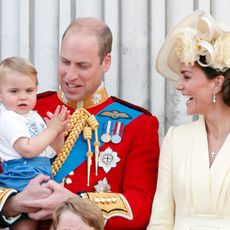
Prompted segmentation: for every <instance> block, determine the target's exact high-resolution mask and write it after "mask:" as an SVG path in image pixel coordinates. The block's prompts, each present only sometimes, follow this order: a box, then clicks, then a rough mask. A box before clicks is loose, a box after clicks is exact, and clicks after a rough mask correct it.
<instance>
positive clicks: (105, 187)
mask: <svg viewBox="0 0 230 230" xmlns="http://www.w3.org/2000/svg"><path fill="white" fill-rule="evenodd" d="M94 188H95V189H96V191H97V192H111V186H110V185H109V183H108V181H107V179H106V177H104V179H103V180H99V181H98V183H97V184H96V185H95V186H94Z"/></svg>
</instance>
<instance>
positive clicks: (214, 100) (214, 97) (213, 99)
mask: <svg viewBox="0 0 230 230" xmlns="http://www.w3.org/2000/svg"><path fill="white" fill-rule="evenodd" d="M212 102H213V103H216V94H215V92H213V94H212Z"/></svg>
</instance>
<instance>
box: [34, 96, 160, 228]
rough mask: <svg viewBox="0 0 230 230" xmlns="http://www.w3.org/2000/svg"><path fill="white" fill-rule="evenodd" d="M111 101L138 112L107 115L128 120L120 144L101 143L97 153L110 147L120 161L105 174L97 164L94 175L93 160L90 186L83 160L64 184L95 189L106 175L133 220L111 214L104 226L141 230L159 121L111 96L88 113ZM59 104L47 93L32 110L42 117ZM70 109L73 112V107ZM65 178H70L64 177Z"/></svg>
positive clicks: (153, 183) (147, 210)
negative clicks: (127, 205)
mask: <svg viewBox="0 0 230 230" xmlns="http://www.w3.org/2000/svg"><path fill="white" fill-rule="evenodd" d="M114 102H118V104H121V105H122V106H125V107H127V108H131V109H133V110H135V111H138V112H139V115H138V116H137V117H135V118H132V116H131V115H130V114H129V113H127V112H126V110H124V111H120V108H118V109H117V110H116V112H117V113H118V116H116V117H115V118H114V117H112V116H111V118H110V119H111V121H119V114H125V115H127V116H129V119H130V122H129V123H128V124H127V125H126V126H125V127H124V132H123V135H122V137H121V142H120V143H118V144H114V143H112V142H111V141H110V142H108V143H103V145H102V146H100V152H103V151H105V150H106V149H108V147H109V148H110V149H111V150H112V151H113V152H116V153H117V156H118V157H119V158H120V161H119V162H117V163H116V165H115V167H112V168H111V169H110V170H109V171H108V172H107V173H106V172H105V170H104V169H103V168H102V167H99V168H98V175H97V176H96V175H95V171H94V167H95V166H94V159H93V160H92V163H93V164H92V167H91V168H92V169H91V175H90V186H87V163H86V161H83V162H82V163H81V164H80V165H79V166H78V167H77V168H75V169H74V170H73V172H72V173H71V174H69V175H67V176H66V179H65V181H70V183H68V184H65V187H66V188H68V189H69V190H71V191H72V192H75V193H77V192H82V191H91V192H94V191H95V187H94V186H95V185H96V184H97V183H98V181H100V180H103V179H104V178H106V179H107V181H108V184H109V185H110V186H111V192H113V193H121V194H123V196H124V197H125V198H126V199H127V201H128V203H129V205H130V207H131V210H132V213H133V219H132V220H128V219H125V218H123V217H119V216H116V217H112V218H110V219H109V220H108V221H107V223H106V226H105V229H106V230H113V229H125V230H128V229H139V230H144V229H146V227H147V225H148V222H149V219H150V213H151V205H152V200H153V196H154V192H155V188H156V181H157V169H158V157H159V141H158V120H157V119H156V117H154V116H153V115H152V114H151V113H150V112H148V111H146V110H144V109H142V108H140V107H137V106H134V105H131V104H129V103H127V102H124V101H121V100H119V99H116V98H113V97H110V98H108V99H107V100H106V101H104V102H103V103H101V104H99V105H96V106H94V107H90V108H88V109H87V110H88V111H89V112H90V113H91V114H100V111H102V110H103V109H104V110H106V107H107V106H109V105H110V104H112V103H114ZM58 104H60V105H62V104H63V103H62V102H61V101H60V100H59V98H58V97H57V94H56V93H53V92H47V93H43V94H41V95H40V96H38V102H37V106H36V108H35V109H36V110H37V111H38V112H39V114H40V115H41V116H43V117H44V116H45V114H46V112H47V111H51V112H53V111H54V110H55V108H56V106H57V105H58ZM122 108H124V107H122ZM69 109H70V110H71V112H73V109H72V108H69ZM108 112H111V111H108ZM106 114H109V113H106ZM108 116H109V115H108ZM121 117H122V116H121ZM101 125H103V124H100V126H101ZM99 138H100V137H99ZM85 144H86V143H85ZM76 157H77V153H76ZM67 178H69V179H68V180H67ZM40 229H44V228H43V227H42V228H40Z"/></svg>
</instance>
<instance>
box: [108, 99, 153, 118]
mask: <svg viewBox="0 0 230 230" xmlns="http://www.w3.org/2000/svg"><path fill="white" fill-rule="evenodd" d="M111 98H112V99H113V100H114V101H117V102H119V103H121V104H123V105H126V106H128V107H131V108H134V109H136V110H138V111H141V112H143V113H145V114H147V115H148V116H152V113H151V112H150V111H149V110H147V109H144V108H142V107H140V106H138V105H134V104H132V103H130V102H127V101H124V100H122V99H120V98H118V97H114V96H111Z"/></svg>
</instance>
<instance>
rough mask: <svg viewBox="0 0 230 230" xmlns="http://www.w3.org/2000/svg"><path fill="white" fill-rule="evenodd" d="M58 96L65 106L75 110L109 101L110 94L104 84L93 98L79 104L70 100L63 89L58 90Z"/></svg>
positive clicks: (90, 97)
mask: <svg viewBox="0 0 230 230" xmlns="http://www.w3.org/2000/svg"><path fill="white" fill-rule="evenodd" d="M57 95H58V98H59V99H60V100H61V101H62V102H63V103H64V104H66V105H68V106H69V107H71V108H73V109H80V108H85V109H86V108H90V107H93V106H95V105H99V104H101V103H103V102H104V101H106V100H107V99H108V94H107V92H106V89H105V86H104V84H101V85H100V86H99V88H98V89H97V90H96V92H95V93H94V94H92V95H91V96H89V97H88V98H86V99H85V100H81V101H77V102H76V101H71V100H68V99H67V98H66V96H65V94H64V92H63V91H62V89H61V88H60V89H59V90H58V93H57Z"/></svg>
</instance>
